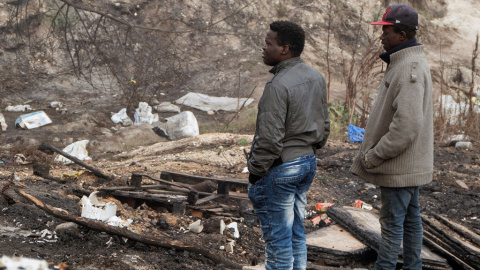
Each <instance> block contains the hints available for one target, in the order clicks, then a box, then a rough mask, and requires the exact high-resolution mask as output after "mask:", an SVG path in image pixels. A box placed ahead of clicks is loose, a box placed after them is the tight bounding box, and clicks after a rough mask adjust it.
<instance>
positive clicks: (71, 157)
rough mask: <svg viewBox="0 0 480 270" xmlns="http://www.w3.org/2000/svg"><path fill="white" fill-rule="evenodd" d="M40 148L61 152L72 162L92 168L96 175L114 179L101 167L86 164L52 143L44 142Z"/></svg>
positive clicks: (46, 151) (46, 150)
mask: <svg viewBox="0 0 480 270" xmlns="http://www.w3.org/2000/svg"><path fill="white" fill-rule="evenodd" d="M38 150H40V151H42V152H45V153H50V152H56V153H57V154H60V155H62V156H64V157H66V158H68V159H70V160H71V161H72V162H74V163H76V164H78V165H80V166H82V167H84V168H86V169H88V170H90V171H91V172H92V173H93V174H95V175H96V176H98V177H100V178H104V179H107V180H112V179H114V177H113V176H111V175H106V174H104V173H103V172H102V171H100V170H99V169H97V168H94V167H93V166H90V165H88V164H86V163H85V162H83V161H81V160H80V159H78V158H76V157H74V156H72V155H70V154H68V153H66V152H64V151H62V150H60V149H58V148H56V147H54V146H52V145H49V144H48V143H42V144H40V146H39V147H38Z"/></svg>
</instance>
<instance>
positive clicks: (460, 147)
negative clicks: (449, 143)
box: [455, 142, 473, 150]
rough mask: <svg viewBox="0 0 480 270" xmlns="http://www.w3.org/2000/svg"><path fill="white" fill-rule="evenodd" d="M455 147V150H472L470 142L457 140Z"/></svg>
mask: <svg viewBox="0 0 480 270" xmlns="http://www.w3.org/2000/svg"><path fill="white" fill-rule="evenodd" d="M455 149H457V150H473V145H472V143H471V142H457V143H455Z"/></svg>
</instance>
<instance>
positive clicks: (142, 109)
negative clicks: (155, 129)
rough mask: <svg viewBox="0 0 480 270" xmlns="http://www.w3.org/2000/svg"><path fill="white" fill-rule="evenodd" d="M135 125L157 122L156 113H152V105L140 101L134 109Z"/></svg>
mask: <svg viewBox="0 0 480 270" xmlns="http://www.w3.org/2000/svg"><path fill="white" fill-rule="evenodd" d="M134 116H135V125H142V124H150V125H151V124H152V123H155V122H158V119H159V118H158V114H157V113H156V114H152V107H151V106H150V105H148V103H146V102H140V103H139V104H138V108H137V109H136V110H135V115H134Z"/></svg>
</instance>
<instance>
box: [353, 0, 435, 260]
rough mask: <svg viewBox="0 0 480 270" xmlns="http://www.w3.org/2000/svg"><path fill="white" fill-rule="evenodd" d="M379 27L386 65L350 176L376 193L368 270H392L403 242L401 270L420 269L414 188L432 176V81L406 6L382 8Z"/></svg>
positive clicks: (414, 15) (415, 22) (414, 17)
mask: <svg viewBox="0 0 480 270" xmlns="http://www.w3.org/2000/svg"><path fill="white" fill-rule="evenodd" d="M372 24H373V25H382V32H383V33H382V35H381V36H380V40H381V41H382V44H383V48H384V49H385V51H386V52H385V53H382V54H381V55H380V58H381V59H382V60H383V61H385V62H386V63H387V69H386V71H385V76H384V78H383V81H382V82H381V84H380V88H379V91H378V96H377V98H376V100H375V103H374V105H373V108H372V110H371V113H370V115H369V117H368V122H367V126H366V128H365V135H364V139H363V142H362V145H361V147H360V152H359V154H358V156H357V157H356V158H355V160H354V162H353V165H352V167H351V169H350V171H351V172H352V173H354V174H356V175H358V176H360V177H362V178H364V179H365V180H367V181H369V182H371V183H373V184H376V185H379V186H380V188H381V202H382V209H381V211H380V224H381V229H382V241H381V243H380V247H379V250H378V256H377V261H376V263H375V268H374V269H395V266H396V263H397V260H398V255H399V252H400V244H401V242H402V240H403V262H404V264H403V269H422V259H421V257H420V252H421V249H422V238H423V236H422V235H423V228H422V220H421V218H420V208H419V203H418V197H419V187H420V186H421V185H425V184H427V183H429V182H431V181H432V177H433V105H432V79H431V76H430V68H429V65H428V62H427V59H426V58H425V54H424V45H422V44H418V43H417V41H416V39H415V35H416V30H417V29H418V14H417V12H415V11H414V10H413V9H412V8H410V7H408V6H406V5H393V6H390V7H389V8H387V10H386V11H385V14H384V15H383V18H382V20H381V21H379V22H374V23H372Z"/></svg>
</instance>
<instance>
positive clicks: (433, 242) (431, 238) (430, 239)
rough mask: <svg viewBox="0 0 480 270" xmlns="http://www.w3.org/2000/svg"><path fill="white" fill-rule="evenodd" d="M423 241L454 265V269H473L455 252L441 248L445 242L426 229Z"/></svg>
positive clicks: (473, 269)
mask: <svg viewBox="0 0 480 270" xmlns="http://www.w3.org/2000/svg"><path fill="white" fill-rule="evenodd" d="M423 242H424V243H425V245H427V246H428V247H429V248H431V249H432V250H433V251H435V252H436V253H438V254H440V255H442V256H443V257H445V258H446V259H447V260H448V262H449V263H450V264H451V265H452V266H453V267H454V269H464V270H475V268H473V267H471V266H470V265H468V264H467V263H466V262H464V261H463V260H462V259H460V258H459V257H457V256H456V255H455V254H453V253H451V252H450V251H449V250H447V249H445V248H443V247H442V246H445V244H442V240H440V239H438V238H437V237H436V236H435V235H433V234H431V233H429V232H428V231H424V232H423Z"/></svg>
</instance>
